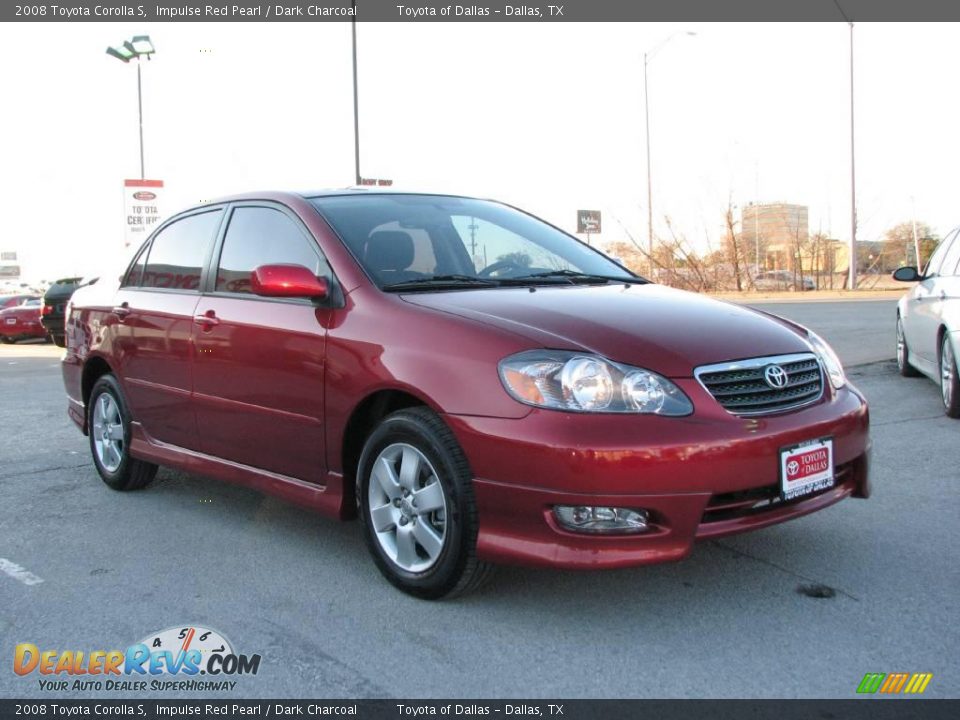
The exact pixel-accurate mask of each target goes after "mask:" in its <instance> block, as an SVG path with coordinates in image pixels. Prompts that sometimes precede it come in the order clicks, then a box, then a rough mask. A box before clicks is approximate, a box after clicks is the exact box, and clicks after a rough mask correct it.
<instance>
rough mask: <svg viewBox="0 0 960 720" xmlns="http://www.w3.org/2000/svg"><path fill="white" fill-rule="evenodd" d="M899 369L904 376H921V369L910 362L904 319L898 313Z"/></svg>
mask: <svg viewBox="0 0 960 720" xmlns="http://www.w3.org/2000/svg"><path fill="white" fill-rule="evenodd" d="M897 370H899V371H900V374H901V375H902V376H903V377H920V371H919V370H917V369H916V368H915V367H914V366H913V365H911V364H910V348H908V347H907V337H906V335H905V334H904V332H903V320H901V319H900V315H899V314H898V315H897Z"/></svg>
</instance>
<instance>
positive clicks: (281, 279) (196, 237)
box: [63, 190, 869, 598]
mask: <svg viewBox="0 0 960 720" xmlns="http://www.w3.org/2000/svg"><path fill="white" fill-rule="evenodd" d="M66 332H67V353H66V355H65V358H64V361H63V375H64V381H65V384H66V389H67V394H68V396H69V414H70V417H71V418H72V419H73V420H74V421H75V422H76V423H77V424H78V425H79V426H80V428H81V429H82V430H83V431H84V432H85V433H87V434H88V435H89V438H90V447H91V451H92V455H93V461H94V465H95V466H96V469H97V471H98V472H99V474H100V476H101V477H102V479H103V480H104V482H105V483H106V484H107V485H109V486H110V487H112V488H114V489H117V490H133V489H136V488H140V487H143V486H145V485H146V484H147V483H149V482H150V480H151V479H152V478H153V477H154V475H155V473H156V471H157V466H158V465H168V466H173V467H178V468H182V469H185V470H189V471H191V472H196V473H200V474H205V475H210V476H214V477H218V478H221V479H224V480H228V481H231V482H236V483H241V484H244V485H247V486H249V487H252V488H255V489H257V490H260V491H262V492H266V493H270V494H273V495H278V496H280V497H283V498H286V499H288V500H290V501H293V502H297V503H300V504H302V505H305V506H307V507H310V508H313V509H315V510H317V511H320V512H322V513H325V514H328V515H331V516H334V517H339V518H342V519H348V518H353V517H356V516H359V517H360V518H361V520H362V522H363V526H364V528H365V537H366V540H367V544H368V546H369V548H370V551H371V553H372V555H373V558H374V560H375V562H376V563H377V565H378V566H379V568H380V570H381V571H382V573H383V574H384V575H385V576H386V577H387V579H389V580H390V581H391V582H392V583H394V584H395V585H396V586H398V587H400V588H401V589H403V590H405V591H407V592H409V593H412V594H414V595H417V596H420V597H427V598H438V597H442V596H448V595H451V594H456V593H460V592H463V591H465V590H467V589H469V588H471V587H474V586H475V585H476V584H477V583H479V582H480V581H481V579H483V578H484V577H485V576H486V575H487V574H488V573H487V570H488V568H489V567H490V565H491V564H492V563H521V564H528V565H549V566H554V567H564V568H584V569H593V568H612V567H622V566H628V565H641V564H645V563H654V562H663V561H669V560H678V559H680V558H683V557H684V556H686V555H687V554H688V553H690V552H691V550H692V547H693V543H694V541H695V540H697V539H700V538H705V537H717V536H720V535H726V534H729V533H735V532H740V531H743V530H750V529H755V528H760V527H764V526H767V525H771V524H774V523H778V522H782V521H784V520H789V519H792V518H796V517H799V516H801V515H805V514H807V513H810V512H813V511H815V510H819V509H821V508H824V507H827V506H828V505H832V504H833V503H836V502H838V501H839V500H842V499H843V498H846V497H848V496H855V497H867V496H868V494H869V485H868V448H869V435H868V428H869V419H868V411H867V405H866V402H865V401H864V398H863V396H862V395H861V394H860V393H859V392H858V391H857V390H856V389H855V388H854V387H853V386H852V385H851V384H850V383H849V382H848V381H847V379H846V377H845V376H844V372H843V369H842V367H841V365H840V362H839V361H838V360H837V357H836V355H835V354H834V352H833V351H832V350H831V349H830V348H829V347H828V346H827V345H826V343H824V342H823V340H821V339H820V338H818V337H817V336H816V335H815V334H813V333H812V332H810V331H809V330H807V329H805V328H803V327H800V326H798V325H795V324H793V323H790V322H788V321H786V320H783V319H781V318H778V317H775V316H772V315H767V314H764V313H761V312H758V311H754V310H750V309H747V308H743V307H738V306H734V305H730V304H726V303H722V302H717V301H714V300H710V299H708V298H705V297H702V296H698V295H695V294H690V293H686V292H681V291H678V290H673V289H670V288H666V287H662V286H658V285H655V284H652V283H649V282H647V281H646V280H644V279H642V278H640V277H637V276H636V275H634V274H632V273H631V272H629V271H627V270H625V269H624V268H623V267H621V266H620V265H618V264H616V263H614V262H612V261H611V260H609V259H608V258H606V257H605V256H604V255H602V254H601V253H599V252H597V251H595V250H594V249H592V248H590V247H588V246H587V245H584V244H582V243H581V242H579V241H578V240H577V239H575V238H573V237H571V236H569V235H567V234H566V233H563V232H561V231H560V230H558V229H557V228H555V227H553V226H551V225H549V224H547V223H545V222H543V221H541V220H538V219H537V218H535V217H533V216H531V215H528V214H526V213H524V212H521V211H519V210H516V209H514V208H511V207H508V206H505V205H502V204H499V203H495V202H491V201H486V200H475V199H470V198H462V197H450V196H439V195H414V194H390V193H378V192H372V193H371V192H364V191H355V190H345V191H336V192H325V193H306V194H299V195H295V194H288V193H267V194H256V195H253V194H251V195H244V196H237V197H233V198H228V199H225V200H222V201H218V202H213V203H210V204H206V205H203V206H200V207H197V208H194V209H191V210H188V211H186V212H184V213H181V214H179V215H177V216H175V217H173V218H171V219H170V220H168V221H167V222H166V223H164V224H163V225H162V226H161V227H160V228H158V230H157V231H155V232H154V233H153V235H152V236H151V237H150V238H149V239H148V240H147V241H146V243H145V244H144V246H143V247H142V249H141V250H140V252H139V254H138V255H137V256H136V257H135V259H134V260H133V262H132V263H131V265H130V267H129V269H128V270H127V272H126V273H125V275H124V276H123V279H122V280H121V281H120V282H119V283H112V284H111V283H110V282H107V281H105V280H101V281H100V282H97V283H96V284H94V285H90V286H88V287H84V288H81V289H80V290H78V291H77V292H76V294H75V295H74V297H73V300H72V303H71V307H70V308H69V309H68V319H67V326H66Z"/></svg>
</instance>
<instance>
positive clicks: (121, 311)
mask: <svg viewBox="0 0 960 720" xmlns="http://www.w3.org/2000/svg"><path fill="white" fill-rule="evenodd" d="M110 312H112V313H113V314H114V315H116V316H117V318H118V319H119V320H120V322H123V319H124V318H125V317H126V316H127V315H129V314H130V313H131V310H130V303H126V302H124V303H121V304H120V305H118V306H117V307H115V308H113V310H111V311H110Z"/></svg>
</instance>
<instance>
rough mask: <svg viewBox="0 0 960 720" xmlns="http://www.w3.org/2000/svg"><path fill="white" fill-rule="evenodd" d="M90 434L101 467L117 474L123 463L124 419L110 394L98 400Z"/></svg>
mask: <svg viewBox="0 0 960 720" xmlns="http://www.w3.org/2000/svg"><path fill="white" fill-rule="evenodd" d="M90 432H91V433H92V434H93V447H94V450H95V451H96V453H97V460H98V461H99V462H100V465H102V466H103V468H104V469H105V470H106V471H107V472H116V471H117V468H119V467H120V463H121V462H123V418H122V417H121V416H120V407H119V406H118V405H117V402H116V400H114V399H113V397H112V396H111V395H110V393H107V392H105V393H103V394H101V395H100V397H99V398H97V402H96V405H95V406H94V408H93V427H92V429H91V431H90Z"/></svg>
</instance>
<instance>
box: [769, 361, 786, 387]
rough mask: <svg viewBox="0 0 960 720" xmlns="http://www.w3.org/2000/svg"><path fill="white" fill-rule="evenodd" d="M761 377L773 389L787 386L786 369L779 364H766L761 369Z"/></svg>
mask: <svg viewBox="0 0 960 720" xmlns="http://www.w3.org/2000/svg"><path fill="white" fill-rule="evenodd" d="M763 379H764V380H766V381H767V385H769V386H770V387H772V388H773V389H774V390H782V389H783V388H785V387H786V386H787V371H786V370H784V369H783V368H782V367H780V366H779V365H767V368H766V369H765V370H764V371H763Z"/></svg>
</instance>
